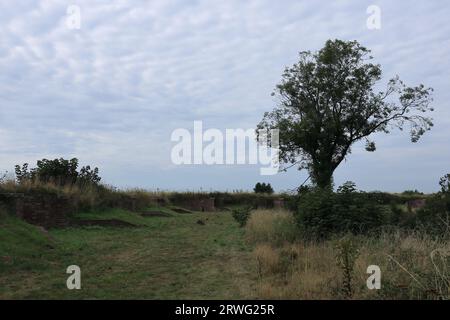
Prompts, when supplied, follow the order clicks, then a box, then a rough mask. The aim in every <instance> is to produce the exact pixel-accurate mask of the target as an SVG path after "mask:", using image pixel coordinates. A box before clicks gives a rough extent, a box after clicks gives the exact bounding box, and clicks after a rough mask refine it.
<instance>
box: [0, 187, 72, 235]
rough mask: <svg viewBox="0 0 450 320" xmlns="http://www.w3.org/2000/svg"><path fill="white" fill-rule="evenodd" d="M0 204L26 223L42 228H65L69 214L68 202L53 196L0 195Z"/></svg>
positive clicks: (63, 198)
mask: <svg viewBox="0 0 450 320" xmlns="http://www.w3.org/2000/svg"><path fill="white" fill-rule="evenodd" d="M0 203H2V204H3V205H4V206H5V207H6V208H7V210H8V211H11V212H14V213H15V214H16V216H18V217H19V218H21V219H23V220H25V221H26V222H28V223H31V224H35V225H39V226H42V227H44V228H52V227H66V226H68V224H69V220H68V217H67V214H68V213H69V212H71V207H70V204H69V201H68V199H67V198H65V197H60V196H57V195H55V194H41V193H39V194H21V193H16V194H0Z"/></svg>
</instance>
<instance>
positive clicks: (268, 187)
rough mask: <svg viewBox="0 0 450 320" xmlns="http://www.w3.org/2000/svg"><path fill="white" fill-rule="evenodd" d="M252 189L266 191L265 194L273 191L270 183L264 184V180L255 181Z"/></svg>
mask: <svg viewBox="0 0 450 320" xmlns="http://www.w3.org/2000/svg"><path fill="white" fill-rule="evenodd" d="M253 191H255V193H267V194H272V193H273V188H272V186H271V185H270V183H268V184H266V183H265V182H263V183H259V182H258V183H257V184H256V185H255V187H254V188H253Z"/></svg>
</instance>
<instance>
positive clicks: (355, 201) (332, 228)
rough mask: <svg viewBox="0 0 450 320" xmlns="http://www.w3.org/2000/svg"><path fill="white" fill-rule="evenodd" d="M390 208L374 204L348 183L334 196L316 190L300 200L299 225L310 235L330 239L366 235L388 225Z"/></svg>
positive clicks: (327, 192) (329, 191) (328, 191)
mask: <svg viewBox="0 0 450 320" xmlns="http://www.w3.org/2000/svg"><path fill="white" fill-rule="evenodd" d="M388 215H389V208H388V207H386V206H383V205H380V204H378V203H376V202H375V201H371V200H370V198H369V197H368V196H367V194H366V193H364V192H357V191H356V189H355V188H354V185H352V184H347V185H344V186H342V187H340V188H338V192H336V193H334V192H332V191H331V190H327V189H314V190H312V191H311V192H307V193H305V194H303V195H302V196H301V197H300V199H299V206H298V211H297V215H296V218H297V222H298V224H299V226H300V227H301V228H302V229H303V230H304V231H305V234H306V235H308V236H313V237H315V238H327V237H329V236H330V235H332V234H336V233H347V232H350V233H354V234H359V233H365V232H367V231H369V230H374V229H377V228H379V227H381V226H383V225H385V224H386V222H387V216H388Z"/></svg>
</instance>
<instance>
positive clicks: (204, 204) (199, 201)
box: [177, 198, 216, 212]
mask: <svg viewBox="0 0 450 320" xmlns="http://www.w3.org/2000/svg"><path fill="white" fill-rule="evenodd" d="M177 205H179V206H181V207H183V208H186V209H189V210H193V211H202V212H210V211H215V210H216V207H215V206H214V198H194V199H186V200H184V201H180V202H179V203H177Z"/></svg>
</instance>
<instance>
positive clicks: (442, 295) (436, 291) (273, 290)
mask: <svg viewBox="0 0 450 320" xmlns="http://www.w3.org/2000/svg"><path fill="white" fill-rule="evenodd" d="M292 219H293V218H292V215H291V214H290V213H288V212H279V211H278V212H270V211H267V210H258V211H255V212H253V213H252V216H251V218H250V220H249V222H248V224H247V226H246V237H247V239H248V240H249V241H251V242H252V243H253V244H254V245H255V249H254V261H255V265H256V269H257V270H258V278H259V281H258V284H257V286H256V296H257V297H258V298H262V299H346V298H349V297H348V296H347V295H346V294H345V293H344V292H343V281H344V279H343V271H342V270H341V268H340V267H339V266H338V264H337V263H336V255H337V250H336V249H335V248H336V247H335V245H336V240H337V239H334V240H329V241H323V242H303V241H302V240H300V239H299V238H297V239H295V238H294V240H293V237H292V235H291V232H292V231H289V232H288V231H287V230H288V229H287V226H288V225H292V221H293V220H292ZM280 225H281V226H283V227H280ZM352 241H353V242H354V244H355V245H356V246H357V247H358V251H359V255H358V257H357V259H356V261H355V263H354V269H353V273H352V286H353V288H352V291H353V295H352V296H351V298H353V299H449V298H450V291H449V290H450V289H449V284H450V273H449V272H450V242H448V241H444V240H437V239H434V238H432V237H430V236H426V235H423V234H419V233H402V232H400V231H397V232H391V233H384V234H382V235H380V236H379V237H369V236H358V237H353V238H352ZM369 265H377V266H379V267H380V269H381V289H380V290H369V289H368V288H367V285H366V281H367V278H368V277H369V274H368V273H367V267H368V266H369Z"/></svg>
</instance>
